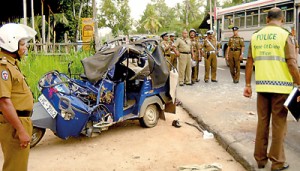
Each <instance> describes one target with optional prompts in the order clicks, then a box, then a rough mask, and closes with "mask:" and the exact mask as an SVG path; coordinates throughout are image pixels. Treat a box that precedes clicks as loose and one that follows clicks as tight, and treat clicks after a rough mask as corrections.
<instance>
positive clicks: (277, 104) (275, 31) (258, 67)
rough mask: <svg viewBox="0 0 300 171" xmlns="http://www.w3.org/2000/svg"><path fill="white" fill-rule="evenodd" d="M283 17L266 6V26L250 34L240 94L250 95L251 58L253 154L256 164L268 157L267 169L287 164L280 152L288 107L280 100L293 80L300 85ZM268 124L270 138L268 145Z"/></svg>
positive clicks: (274, 9) (291, 44) (291, 85)
mask: <svg viewBox="0 0 300 171" xmlns="http://www.w3.org/2000/svg"><path fill="white" fill-rule="evenodd" d="M283 20H284V15H283V12H282V11H281V10H280V9H279V8H271V9H270V10H269V12H268V14H267V26H265V27H264V28H262V29H260V30H258V31H257V32H255V33H254V34H253V35H252V38H251V42H250V46H249V50H248V52H249V53H248V58H247V64H246V75H245V80H246V87H245V88H244V96H245V97H251V95H252V89H251V76H252V72H253V71H252V70H253V63H254V62H255V84H256V87H255V90H256V92H257V116H258V123H257V129H256V139H255V148H254V158H255V160H256V162H257V166H258V168H264V167H265V165H266V164H267V162H268V160H270V161H271V162H272V164H271V171H279V170H285V169H287V168H288V167H289V165H288V164H287V163H286V157H285V153H284V138H285V135H286V130H287V114H288V110H287V109H286V108H285V107H284V106H283V104H284V102H285V100H286V99H287V97H288V95H289V93H290V92H291V91H292V89H293V84H295V86H297V87H299V85H300V76H299V72H298V66H297V62H296V54H295V42H294V41H293V37H292V35H291V34H290V32H288V31H287V30H285V29H283V28H282V27H281V26H282V23H283ZM269 45H272V46H269ZM270 122H271V123H270ZM270 125H272V130H271V131H272V141H271V146H270V148H268V142H269V129H270V128H269V127H270ZM268 149H269V150H268ZM268 151H269V152H268Z"/></svg>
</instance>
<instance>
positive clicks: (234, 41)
mask: <svg viewBox="0 0 300 171" xmlns="http://www.w3.org/2000/svg"><path fill="white" fill-rule="evenodd" d="M242 47H245V44H244V38H242V37H238V36H232V37H230V39H229V42H228V48H229V51H228V63H229V68H230V74H231V77H232V79H233V82H239V80H240V56H241V49H242Z"/></svg>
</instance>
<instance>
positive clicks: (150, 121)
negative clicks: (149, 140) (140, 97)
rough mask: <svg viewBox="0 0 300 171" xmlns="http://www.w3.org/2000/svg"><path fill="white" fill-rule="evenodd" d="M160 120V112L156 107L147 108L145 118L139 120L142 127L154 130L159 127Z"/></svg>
mask: <svg viewBox="0 0 300 171" xmlns="http://www.w3.org/2000/svg"><path fill="white" fill-rule="evenodd" d="M158 119H159V110H158V108H157V106H156V105H154V104H152V105H149V106H147V108H146V110H145V113H144V116H143V117H142V118H140V119H139V121H140V124H141V126H142V127H145V128H152V127H155V126H156V125H157V122H158Z"/></svg>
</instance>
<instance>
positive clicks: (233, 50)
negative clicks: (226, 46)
mask: <svg viewBox="0 0 300 171" xmlns="http://www.w3.org/2000/svg"><path fill="white" fill-rule="evenodd" d="M230 50H232V51H240V50H241V49H234V48H230Z"/></svg>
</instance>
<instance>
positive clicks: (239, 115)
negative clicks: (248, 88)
mask: <svg viewBox="0 0 300 171" xmlns="http://www.w3.org/2000/svg"><path fill="white" fill-rule="evenodd" d="M203 74H204V66H203V62H202V63H201V64H200V76H201V77H200V78H201V81H200V82H199V83H196V84H195V85H193V86H184V87H179V89H178V93H177V94H178V99H180V100H181V101H182V103H183V107H184V108H185V109H186V110H187V111H188V112H189V113H191V114H192V115H193V116H194V117H195V118H196V120H198V122H199V123H201V124H202V125H203V126H204V127H205V128H207V129H208V130H210V131H211V132H214V133H215V134H216V135H217V136H216V137H217V138H218V139H219V140H220V143H221V144H223V146H224V148H225V149H226V150H227V151H228V152H230V153H231V154H232V155H233V156H234V157H235V158H236V159H237V160H238V161H239V162H241V164H242V165H243V166H244V167H245V168H246V169H248V170H256V169H257V168H256V162H255V161H254V159H253V149H254V141H255V131H256V123H257V116H256V93H255V88H254V89H253V95H252V98H250V99H249V98H245V97H244V96H243V90H244V86H245V69H244V67H242V69H241V78H240V83H239V84H233V82H232V78H231V76H230V73H229V68H228V67H227V66H226V64H225V61H224V58H218V71H217V79H218V81H219V82H218V83H213V82H209V83H204V81H203ZM252 84H253V85H254V73H253V76H252ZM253 87H254V86H253ZM299 132H300V125H299V123H298V122H296V121H295V120H294V119H293V117H292V115H291V114H289V115H288V132H287V137H286V140H285V147H286V148H285V151H286V157H287V162H289V163H290V169H289V170H291V171H298V170H299V168H300V163H299V162H298V159H299V158H300V146H299V144H300V134H299ZM270 140H271V135H270ZM269 164H270V162H269ZM266 170H270V165H267V167H266Z"/></svg>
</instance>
